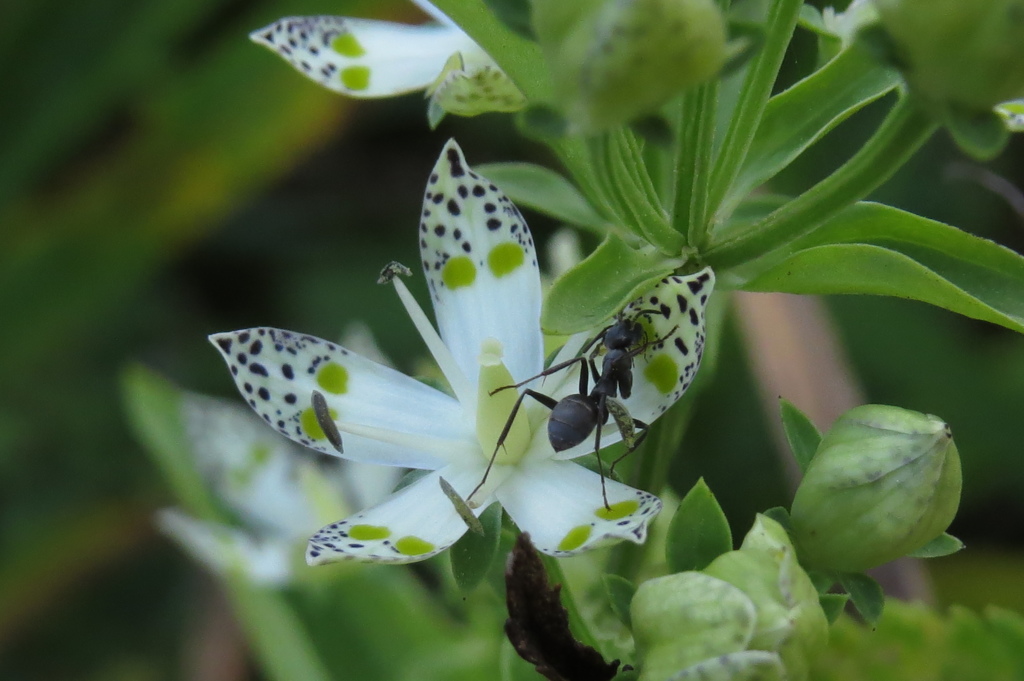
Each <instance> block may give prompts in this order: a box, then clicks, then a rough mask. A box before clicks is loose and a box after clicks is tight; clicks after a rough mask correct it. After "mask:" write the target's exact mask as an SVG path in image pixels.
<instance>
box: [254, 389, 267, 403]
mask: <svg viewBox="0 0 1024 681" xmlns="http://www.w3.org/2000/svg"><path fill="white" fill-rule="evenodd" d="M256 394H257V395H259V396H260V399H262V400H269V399H270V391H269V390H267V389H266V388H260V389H259V390H257V391H256Z"/></svg>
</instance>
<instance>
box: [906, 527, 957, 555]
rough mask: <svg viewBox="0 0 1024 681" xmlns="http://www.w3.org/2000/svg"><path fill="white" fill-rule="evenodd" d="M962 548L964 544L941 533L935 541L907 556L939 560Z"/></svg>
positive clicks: (951, 536) (949, 535)
mask: <svg viewBox="0 0 1024 681" xmlns="http://www.w3.org/2000/svg"><path fill="white" fill-rule="evenodd" d="M963 547H964V543H963V542H962V541H960V540H959V539H957V538H956V537H954V536H953V535H951V534H948V533H946V532H943V533H942V534H940V535H939V536H938V537H936V538H935V539H932V540H931V541H930V542H928V543H927V544H925V545H924V546H922V547H921V548H919V549H918V550H917V551H914V552H913V553H911V554H909V555H910V556H913V557H914V558H940V557H942V556H948V555H951V554H953V553H956V552H957V551H959V550H961V549H962V548H963Z"/></svg>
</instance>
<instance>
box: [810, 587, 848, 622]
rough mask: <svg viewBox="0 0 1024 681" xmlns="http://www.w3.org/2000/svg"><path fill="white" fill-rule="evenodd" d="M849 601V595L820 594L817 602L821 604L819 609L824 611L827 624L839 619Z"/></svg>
mask: <svg viewBox="0 0 1024 681" xmlns="http://www.w3.org/2000/svg"><path fill="white" fill-rule="evenodd" d="M849 600H850V596H849V594H821V595H820V596H818V602H819V603H820V604H821V609H822V610H824V611H825V617H827V618H828V623H829V624H832V623H833V622H835V621H836V620H837V619H839V616H840V615H841V614H843V609H844V608H846V604H847V602H849Z"/></svg>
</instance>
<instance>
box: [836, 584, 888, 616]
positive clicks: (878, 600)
mask: <svg viewBox="0 0 1024 681" xmlns="http://www.w3.org/2000/svg"><path fill="white" fill-rule="evenodd" d="M838 577H839V583H840V584H841V585H842V586H843V589H845V590H846V593H848V594H850V600H852V601H853V606H854V607H855V608H857V612H859V613H860V614H861V616H862V617H863V618H864V620H865V621H866V622H867V623H868V624H870V625H871V626H875V625H876V624H878V620H879V619H881V618H882V609H883V608H884V607H885V594H884V593H883V592H882V586H881V585H880V584H879V583H878V582H876V581H875V580H874V579H872V578H871V577H868V576H867V575H866V574H864V573H863V572H841V573H839V575H838Z"/></svg>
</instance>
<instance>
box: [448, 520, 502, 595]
mask: <svg viewBox="0 0 1024 681" xmlns="http://www.w3.org/2000/svg"><path fill="white" fill-rule="evenodd" d="M480 524H481V525H483V527H484V533H483V535H482V536H481V535H479V534H476V533H474V532H467V533H466V534H464V535H462V539H460V540H459V541H457V542H455V544H454V546H452V548H451V550H450V551H449V552H448V554H449V555H450V556H451V561H452V575H453V576H454V577H455V583H456V584H458V585H459V588H460V589H462V590H463V591H470V590H471V589H473V588H474V587H475V586H476V585H477V584H479V583H480V582H481V581H483V579H484V577H486V576H487V573H488V572H489V571H490V569H491V565H492V564H493V563H494V557H495V556H497V555H498V543H499V542H500V540H501V506H500V505H498V504H492V505H491V507H490V508H488V509H487V510H486V511H484V512H483V513H481V514H480Z"/></svg>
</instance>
